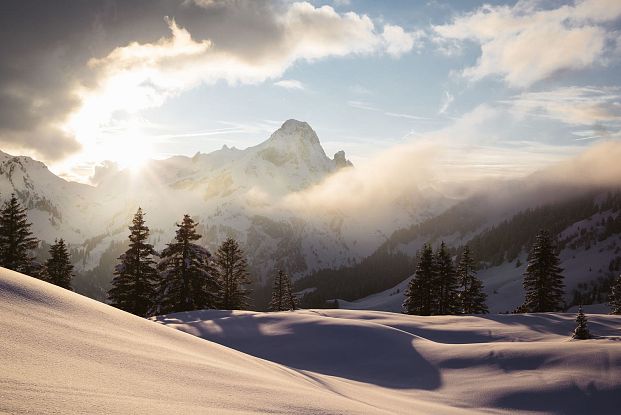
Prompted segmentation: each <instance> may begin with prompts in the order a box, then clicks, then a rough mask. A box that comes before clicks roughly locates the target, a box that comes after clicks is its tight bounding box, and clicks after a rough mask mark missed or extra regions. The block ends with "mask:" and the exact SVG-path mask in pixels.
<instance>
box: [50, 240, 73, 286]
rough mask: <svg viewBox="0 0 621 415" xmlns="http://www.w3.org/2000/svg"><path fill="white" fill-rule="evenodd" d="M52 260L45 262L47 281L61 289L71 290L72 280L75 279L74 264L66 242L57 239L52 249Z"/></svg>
mask: <svg viewBox="0 0 621 415" xmlns="http://www.w3.org/2000/svg"><path fill="white" fill-rule="evenodd" d="M49 252H50V258H49V259H48V260H47V261H46V262H45V268H44V272H45V279H46V280H47V281H48V282H50V283H52V284H54V285H58V286H59V287H62V288H65V289H67V290H71V289H72V288H71V279H72V278H73V264H71V259H70V258H69V252H67V246H66V245H65V241H64V240H63V239H62V238H61V239H57V240H55V241H54V245H52V246H51V247H50V251H49Z"/></svg>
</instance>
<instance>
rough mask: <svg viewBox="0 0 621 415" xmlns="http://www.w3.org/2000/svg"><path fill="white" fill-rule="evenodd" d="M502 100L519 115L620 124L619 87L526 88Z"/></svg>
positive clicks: (582, 123)
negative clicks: (537, 89) (543, 89)
mask: <svg viewBox="0 0 621 415" xmlns="http://www.w3.org/2000/svg"><path fill="white" fill-rule="evenodd" d="M503 103H505V104H507V105H509V106H510V109H511V111H513V112H514V113H516V114H518V115H522V116H523V115H528V116H534V117H541V118H547V119H552V120H556V121H560V122H563V123H565V124H569V125H594V124H602V123H603V124H608V123H615V124H621V88H620V87H563V88H557V89H554V90H547V91H538V92H524V93H521V94H519V95H516V96H514V97H512V98H511V99H509V100H505V101H503ZM619 127H620V128H621V125H619Z"/></svg>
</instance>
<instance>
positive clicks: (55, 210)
mask: <svg viewBox="0 0 621 415" xmlns="http://www.w3.org/2000/svg"><path fill="white" fill-rule="evenodd" d="M350 167H351V163H350V162H349V161H348V160H347V159H346V156H345V154H344V152H342V151H339V152H338V153H336V154H335V155H334V158H329V157H328V156H326V154H325V151H324V150H323V148H322V146H321V143H320V141H319V138H318V137H317V134H316V133H315V131H314V130H313V129H312V128H311V127H310V126H309V125H308V124H307V123H305V122H300V121H296V120H288V121H286V122H285V123H284V124H283V125H282V127H280V128H279V129H278V130H277V131H275V132H274V133H273V134H272V135H271V136H270V137H269V138H268V139H267V140H265V141H264V142H262V143H260V144H258V145H255V146H253V147H249V148H246V149H243V150H242V149H237V148H229V147H226V146H224V147H223V148H222V149H220V150H218V151H214V152H212V153H209V154H201V153H197V154H196V155H195V156H193V157H185V156H175V157H172V158H169V159H166V160H153V161H150V162H149V163H148V164H147V166H145V168H144V169H143V170H141V171H139V172H136V171H130V170H123V171H117V170H115V169H113V168H109V169H107V170H106V169H101V170H100V171H99V173H98V176H97V185H96V186H89V185H84V184H79V183H72V182H68V181H66V180H64V179H61V178H59V177H57V176H55V175H54V174H53V173H51V172H50V171H49V170H48V169H47V168H46V167H45V166H44V165H43V164H42V163H40V162H37V161H34V160H32V159H30V158H27V157H13V156H9V155H6V154H4V153H2V154H0V194H1V195H2V197H3V198H6V197H8V195H10V194H11V193H16V194H17V196H18V198H19V199H20V201H21V202H22V203H23V204H24V205H25V206H27V207H28V208H29V219H30V221H32V222H33V231H34V233H35V235H36V236H37V237H38V238H40V239H41V240H44V241H46V242H52V241H53V240H54V239H55V238H58V237H63V238H65V239H66V240H67V241H68V242H69V243H70V244H71V247H72V249H73V251H72V254H73V259H74V261H75V262H76V269H77V270H78V271H79V275H78V278H77V279H76V281H75V286H76V288H77V289H78V290H79V291H81V292H87V293H88V294H89V295H91V296H94V297H97V298H103V293H104V292H105V290H106V289H107V284H108V282H109V279H110V274H111V269H112V266H113V262H114V261H115V259H116V257H118V255H119V253H120V252H121V249H122V245H121V244H122V243H123V242H124V241H125V240H126V238H127V225H128V224H129V221H130V219H131V217H132V215H133V214H134V213H135V211H136V209H137V208H138V207H139V206H141V207H142V208H143V209H144V210H145V211H146V213H147V217H146V218H147V224H148V226H149V227H150V228H151V231H152V238H153V242H154V244H155V245H156V247H157V248H163V247H164V245H165V244H166V243H168V242H169V241H170V240H171V238H172V236H173V235H174V229H175V222H177V221H178V220H180V218H181V217H182V216H183V214H185V213H189V214H191V215H192V216H193V217H194V218H195V219H196V220H197V221H198V222H199V223H200V225H201V227H200V232H201V234H202V235H203V240H202V241H201V243H203V244H204V245H206V246H207V247H208V248H210V249H214V248H215V247H216V246H217V245H218V244H219V243H220V242H221V241H222V240H224V239H225V238H226V237H229V236H232V237H235V238H236V239H238V240H239V241H240V242H241V244H242V246H243V247H244V248H245V250H246V252H247V253H248V254H249V265H250V268H251V270H252V273H253V276H254V277H255V278H257V279H258V280H263V279H265V278H267V277H268V276H271V275H272V274H273V272H274V271H275V269H276V268H279V267H283V268H285V269H287V270H288V272H289V273H290V274H291V275H293V276H294V277H295V276H298V275H303V274H306V273H308V272H310V271H313V270H316V269H320V268H325V267H339V266H342V265H345V264H350V263H353V262H355V261H357V260H359V259H360V258H363V257H364V256H366V255H369V254H370V253H371V252H372V251H373V250H374V249H376V248H377V246H379V245H380V244H381V243H382V241H384V240H385V238H386V235H387V234H390V233H391V232H392V231H393V230H394V229H397V228H399V227H402V226H405V225H407V224H410V223H412V222H418V221H420V220H423V219H426V218H428V217H431V216H432V215H433V214H436V213H437V212H439V211H441V210H442V209H444V208H445V207H446V206H447V204H448V203H451V202H450V201H449V200H446V199H445V198H444V197H443V196H441V195H440V194H438V193H429V194H428V195H427V194H423V193H419V194H414V193H412V194H411V197H410V198H409V199H408V200H402V201H399V203H400V204H399V205H398V209H397V208H396V209H395V212H393V214H390V215H385V216H386V218H387V219H386V221H384V222H382V223H377V222H370V221H368V219H367V218H365V217H361V216H359V215H350V214H349V213H347V212H343V211H340V210H338V209H337V210H331V211H317V212H315V213H314V214H313V215H309V214H308V212H302V211H300V210H299V208H297V207H296V206H293V205H291V204H290V203H287V202H286V197H287V196H288V195H291V194H296V193H297V192H302V191H304V190H305V189H308V188H309V187H311V186H313V185H317V184H319V183H321V182H322V181H323V180H325V179H327V178H328V177H330V176H331V175H333V174H334V173H335V172H337V171H339V170H340V169H343V168H350Z"/></svg>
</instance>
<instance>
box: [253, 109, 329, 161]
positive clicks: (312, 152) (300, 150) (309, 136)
mask: <svg viewBox="0 0 621 415" xmlns="http://www.w3.org/2000/svg"><path fill="white" fill-rule="evenodd" d="M260 146H261V147H268V148H271V149H274V150H277V151H279V152H281V153H290V154H292V155H303V156H306V157H313V156H315V157H320V158H325V159H326V160H328V157H327V156H326V153H325V151H324V150H323V147H322V146H321V143H320V142H319V137H317V133H315V131H314V130H313V129H312V128H311V126H310V125H308V123H306V122H303V121H297V120H293V119H291V120H287V121H285V122H284V123H283V125H282V126H281V127H280V128H279V129H278V130H276V131H274V133H273V134H272V135H271V136H270V138H269V139H267V141H265V142H264V143H262V144H260Z"/></svg>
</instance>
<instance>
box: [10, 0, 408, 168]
mask: <svg viewBox="0 0 621 415" xmlns="http://www.w3.org/2000/svg"><path fill="white" fill-rule="evenodd" d="M299 6H301V7H298V8H297V10H296V13H297V14H295V15H294V16H293V17H292V19H293V20H291V19H290V20H289V21H288V22H285V20H286V19H283V17H286V13H287V12H288V11H289V10H291V9H292V7H291V2H290V1H287V0H278V1H267V0H55V1H50V0H6V1H2V2H1V3H0V39H2V42H1V43H0V146H3V147H4V148H7V147H11V148H12V149H24V150H26V151H30V152H34V153H36V155H37V156H39V157H40V158H42V159H44V160H50V161H51V160H54V159H58V158H61V157H63V156H64V155H66V154H68V153H70V152H72V151H76V150H77V149H78V148H79V144H78V143H77V142H76V140H75V138H74V137H71V136H68V135H67V134H66V133H63V132H62V131H61V129H59V126H61V125H62V124H63V122H64V121H65V120H66V119H67V116H68V115H69V114H71V112H72V111H74V110H75V109H77V108H78V107H79V105H80V104H81V102H80V100H79V99H78V97H77V96H76V94H75V92H76V90H77V88H78V87H86V88H88V89H89V90H96V89H97V87H98V84H99V82H103V81H105V78H106V75H107V74H105V73H104V72H103V71H105V70H106V69H110V68H109V67H108V68H106V65H102V64H100V65H96V64H95V65H88V62H89V61H90V60H91V59H98V60H100V62H102V61H101V59H105V58H106V57H107V56H109V55H110V53H111V52H112V51H114V50H115V49H117V48H119V47H124V46H127V45H130V44H132V43H138V44H155V43H157V41H158V40H159V39H162V38H164V37H167V38H170V36H171V27H170V26H169V24H168V23H167V21H166V18H167V17H168V18H170V19H173V20H174V21H175V22H176V24H177V25H178V27H180V28H183V29H184V30H187V32H189V33H190V34H191V36H192V38H193V40H194V41H195V42H200V41H202V40H205V39H209V40H210V41H211V42H212V43H211V44H212V45H213V49H214V50H216V51H218V52H219V53H221V55H220V56H224V55H227V54H228V55H230V56H234V57H235V59H237V61H239V62H241V63H246V64H248V63H250V64H251V65H249V66H254V65H255V64H256V65H258V66H259V65H260V64H263V65H264V66H265V65H267V64H272V63H273V62H276V63H277V64H278V65H280V66H279V67H275V69H272V70H271V72H270V75H269V76H277V75H278V73H279V72H278V71H279V70H284V69H285V68H286V67H287V65H288V64H289V63H290V61H291V60H295V59H299V58H304V59H316V58H319V57H323V56H331V55H335V56H343V55H345V54H348V53H373V52H374V51H377V50H378V48H379V46H378V44H383V43H382V42H388V41H389V40H390V39H384V38H382V37H381V35H376V34H375V33H371V34H369V32H370V31H374V27H373V25H372V24H371V25H370V26H371V28H369V25H368V23H369V22H367V21H366V20H365V19H367V18H366V17H364V18H363V17H361V16H357V15H356V16H347V19H345V18H343V19H341V18H340V17H339V16H337V15H335V14H333V13H332V14H331V13H330V12H327V10H326V9H323V10H322V11H321V12H319V11H318V10H316V9H314V8H313V7H312V6H310V5H308V4H307V5H299ZM302 9H304V10H302ZM320 14H321V16H320ZM289 17H291V16H289ZM345 20H347V22H346V23H347V24H342V23H343V22H344V21H345ZM367 20H368V19H367ZM171 21H172V20H168V22H171ZM287 24H288V25H289V26H287ZM341 25H342V26H344V27H343V28H342V30H339V29H338V27H340V26H341ZM292 26H294V27H295V30H294V29H292ZM294 32H295V33H294ZM349 40H351V41H352V45H349V43H348V42H349ZM296 42H301V43H303V44H302V45H301V48H302V50H301V51H298V50H297V46H298V45H297V43H296ZM365 42H371V43H373V42H375V46H373V45H367V44H366V43H365ZM332 43H334V45H333V46H332V47H331V48H330V47H327V46H330V45H331V44H332ZM388 46H389V45H386V47H388ZM410 47H411V45H410ZM305 48H306V49H305ZM312 48H317V49H321V50H320V51H319V52H316V53H313V52H312V51H311V52H309V49H312ZM222 52H224V54H222ZM228 55H227V56H228ZM190 58H191V59H193V57H190ZM175 59H176V58H175ZM179 59H181V58H179ZM173 63H174V65H176V66H182V65H183V64H184V62H180V61H179V60H175V62H173ZM186 63H187V62H186ZM272 66H274V65H272ZM218 76H221V77H224V78H226V76H225V75H222V74H219V75H218ZM240 76H241V75H239V74H237V75H235V76H231V78H235V77H237V78H236V79H239V77H240ZM263 77H264V78H265V77H267V75H264V76H263ZM253 79H255V80H256V79H260V77H259V76H255V77H254V78H253Z"/></svg>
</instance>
